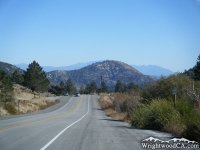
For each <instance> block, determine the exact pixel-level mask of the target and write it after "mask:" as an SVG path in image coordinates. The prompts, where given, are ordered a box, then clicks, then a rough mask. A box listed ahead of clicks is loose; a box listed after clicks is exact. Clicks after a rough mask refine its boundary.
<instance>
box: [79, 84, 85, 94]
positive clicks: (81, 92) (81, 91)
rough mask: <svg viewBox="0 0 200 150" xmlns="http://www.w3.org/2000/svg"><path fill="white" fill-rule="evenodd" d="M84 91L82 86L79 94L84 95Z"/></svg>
mask: <svg viewBox="0 0 200 150" xmlns="http://www.w3.org/2000/svg"><path fill="white" fill-rule="evenodd" d="M84 90H85V89H84V86H83V85H81V87H80V90H79V93H80V94H83V93H84Z"/></svg>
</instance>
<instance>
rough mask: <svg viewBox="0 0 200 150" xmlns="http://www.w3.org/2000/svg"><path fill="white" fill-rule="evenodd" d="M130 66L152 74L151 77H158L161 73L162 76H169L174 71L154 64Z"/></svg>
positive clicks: (143, 72) (146, 73)
mask: <svg viewBox="0 0 200 150" xmlns="http://www.w3.org/2000/svg"><path fill="white" fill-rule="evenodd" d="M131 66H132V67H133V68H135V69H137V70H138V71H140V72H141V73H142V74H145V75H150V76H153V77H160V76H162V75H163V76H169V75H171V74H174V72H172V71H170V70H168V69H165V68H162V67H159V66H156V65H148V66H144V65H143V66H136V65H131Z"/></svg>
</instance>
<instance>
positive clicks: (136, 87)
mask: <svg viewBox="0 0 200 150" xmlns="http://www.w3.org/2000/svg"><path fill="white" fill-rule="evenodd" d="M138 88H139V87H138V85H135V84H134V83H133V82H130V84H129V86H128V89H129V90H136V89H138Z"/></svg>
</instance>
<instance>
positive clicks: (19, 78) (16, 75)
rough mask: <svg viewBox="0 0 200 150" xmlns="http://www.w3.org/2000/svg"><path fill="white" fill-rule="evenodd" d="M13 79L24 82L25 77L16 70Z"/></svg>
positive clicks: (20, 82) (16, 81)
mask: <svg viewBox="0 0 200 150" xmlns="http://www.w3.org/2000/svg"><path fill="white" fill-rule="evenodd" d="M12 80H13V82H15V83H18V84H22V83H23V82H24V77H23V76H22V74H20V73H19V71H18V70H15V71H14V72H13V74H12Z"/></svg>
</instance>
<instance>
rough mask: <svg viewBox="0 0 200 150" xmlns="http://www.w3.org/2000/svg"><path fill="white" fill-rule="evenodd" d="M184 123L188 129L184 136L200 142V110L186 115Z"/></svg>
mask: <svg viewBox="0 0 200 150" xmlns="http://www.w3.org/2000/svg"><path fill="white" fill-rule="evenodd" d="M184 123H185V125H186V129H185V130H184V132H183V133H182V136H183V137H185V138H187V139H190V140H194V141H197V142H200V112H199V111H198V110H193V111H191V112H190V113H189V114H188V115H187V117H185V120H184Z"/></svg>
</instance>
